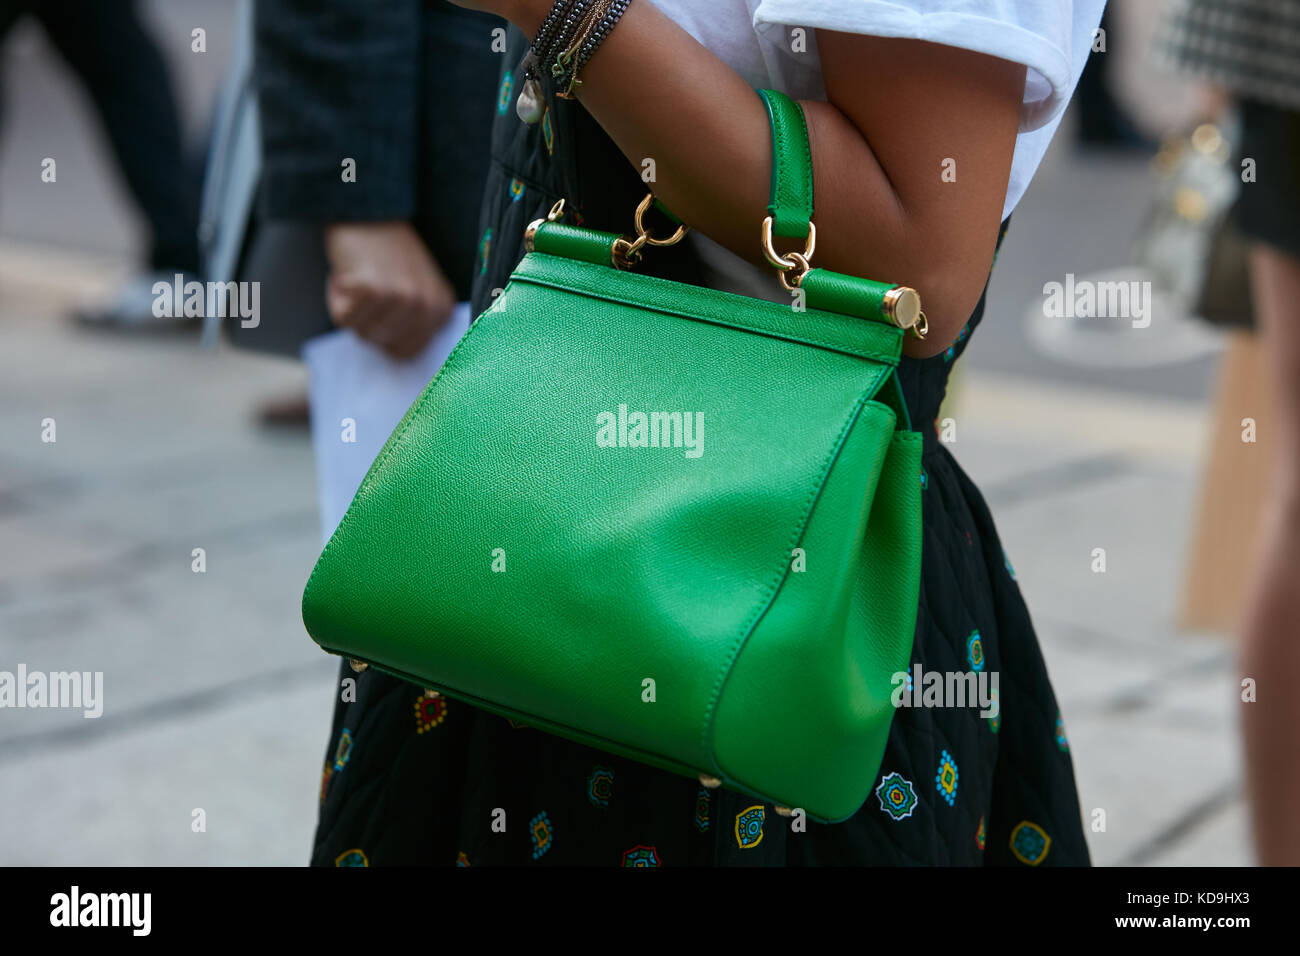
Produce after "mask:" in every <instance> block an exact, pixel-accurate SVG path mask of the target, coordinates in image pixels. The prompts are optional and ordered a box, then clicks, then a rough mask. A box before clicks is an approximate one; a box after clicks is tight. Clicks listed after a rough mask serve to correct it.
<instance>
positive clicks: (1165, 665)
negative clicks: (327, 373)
mask: <svg viewBox="0 0 1300 956" xmlns="http://www.w3.org/2000/svg"><path fill="white" fill-rule="evenodd" d="M150 8H151V10H152V11H153V15H154V16H155V17H156V18H157V22H158V24H159V29H160V30H161V31H163V32H164V33H165V34H166V35H168V36H170V37H171V38H172V40H173V41H175V42H176V43H180V42H181V40H184V39H187V38H188V33H189V27H190V25H194V24H198V23H207V24H209V34H210V37H211V38H212V40H211V43H212V44H213V46H212V50H213V52H212V53H210V54H209V59H206V60H195V61H186V60H184V59H183V58H184V57H187V56H189V54H188V53H185V52H179V51H177V50H175V49H174V50H173V52H172V53H171V54H170V56H171V57H172V58H173V60H174V61H176V62H178V63H189V68H187V69H185V70H184V71H182V72H181V74H180V75H181V78H182V82H183V84H184V89H183V95H184V98H185V100H186V102H187V104H189V105H190V106H191V107H192V109H191V111H190V114H187V115H189V116H190V119H191V122H192V123H194V125H195V126H196V127H197V126H199V125H201V116H202V114H203V110H204V104H205V102H206V97H207V96H208V95H210V92H211V89H212V88H213V86H214V84H215V81H216V77H217V75H218V74H219V63H220V59H219V57H220V56H221V53H220V50H221V43H222V40H221V36H222V33H221V30H220V28H219V24H220V23H221V22H223V19H222V18H223V17H228V12H227V11H228V7H227V5H225V4H217V3H211V2H204V0H184V2H178V3H174V4H166V5H164V4H159V3H155V4H152V5H151V7H150ZM211 24H218V26H212V25H211ZM20 40H21V43H20V45H19V48H18V50H17V52H16V53H13V52H12V51H11V52H10V55H9V57H8V59H7V61H6V63H5V65H4V74H3V75H4V78H5V82H6V85H7V86H8V87H9V88H10V91H11V94H12V95H11V97H10V103H9V106H10V110H9V115H8V119H9V125H8V126H6V127H5V129H4V131H3V134H0V199H2V200H3V201H2V202H0V669H8V670H12V669H13V668H14V667H15V666H16V664H17V662H20V661H21V662H24V663H26V664H27V665H28V667H29V668H32V669H37V670H64V669H71V668H76V669H79V670H103V671H104V672H105V684H106V686H105V698H106V701H105V714H104V716H103V717H102V718H99V719H98V720H88V719H84V718H82V717H81V716H80V714H79V713H75V712H68V711H59V710H0V795H2V796H0V800H2V805H3V807H4V809H5V810H6V812H5V813H4V814H0V864H15V863H41V864H55V863H62V864H107V865H113V864H143V863H164V864H165V863H176V864H182V865H186V864H194V865H199V864H237V863H257V864H299V863H302V862H305V860H306V858H307V852H308V848H309V845H310V840H311V833H312V828H313V826H314V819H315V812H316V797H317V786H318V782H319V776H320V768H321V763H322V759H323V756H324V748H325V744H326V739H325V738H326V734H327V732H328V726H329V717H330V710H331V702H332V694H333V692H334V691H333V688H334V682H333V675H334V662H333V659H331V658H327V657H326V656H325V655H323V654H321V653H320V652H319V651H318V650H317V649H316V648H315V646H314V645H313V644H312V643H311V641H310V640H309V639H308V638H307V636H306V634H305V633H304V632H303V629H302V625H301V620H300V618H299V612H298V599H299V596H300V594H301V589H302V585H303V583H304V581H305V580H306V576H307V573H308V572H309V570H310V567H311V563H312V561H313V560H314V558H315V556H316V553H317V550H318V531H317V524H316V506H315V501H316V498H315V484H314V477H313V471H312V463H311V455H310V448H309V446H308V443H307V441H306V438H305V436H303V435H298V434H285V433H268V432H265V431H261V430H259V429H258V428H257V427H256V426H255V425H254V424H252V412H253V409H254V408H255V406H256V404H257V403H258V401H259V400H261V399H263V398H265V397H268V396H279V395H282V394H285V393H288V392H292V391H293V390H294V389H296V388H300V387H301V386H302V384H303V374H302V370H301V368H299V367H298V366H297V365H296V364H294V363H290V362H283V361H279V360H272V359H266V358H260V357H256V356H250V355H247V354H242V353H238V352H234V351H231V350H228V349H224V350H221V351H219V352H217V353H208V352H202V351H200V350H199V349H198V348H197V347H196V345H195V343H194V341H193V339H192V338H189V337H185V336H169V337H162V338H147V339H139V338H127V337H122V338H116V337H112V336H104V335H93V334H86V333H81V332H78V331H75V330H74V329H73V328H72V327H71V326H70V325H69V324H68V323H67V322H65V321H63V319H62V316H63V314H64V313H65V312H66V310H67V309H68V308H70V307H71V306H73V305H74V304H76V303H78V302H81V301H84V300H86V299H87V298H89V297H93V296H94V295H96V294H98V293H102V291H103V290H105V289H107V288H109V287H111V285H112V283H113V281H114V280H115V279H116V278H118V277H120V276H121V275H122V274H124V273H125V272H126V271H127V270H128V269H129V267H130V262H131V256H132V255H133V253H134V252H135V251H136V250H137V249H138V248H139V233H138V229H137V228H136V227H135V226H134V225H133V220H132V214H131V212H130V210H129V206H127V205H126V204H125V202H124V200H123V197H122V195H121V191H120V186H119V185H118V184H117V183H116V180H115V177H114V176H113V175H112V174H111V173H105V171H104V170H105V169H106V168H108V167H107V164H106V163H105V159H104V155H103V147H102V143H99V142H98V141H97V140H96V139H95V137H94V134H93V127H92V125H91V124H89V123H88V122H87V119H86V116H85V110H84V104H82V103H81V102H80V101H79V100H78V96H77V94H76V93H75V91H74V90H73V89H72V88H71V87H70V86H69V85H68V83H67V81H66V78H64V77H62V75H61V73H60V71H59V70H58V68H57V67H53V66H51V65H50V63H49V60H48V51H44V50H43V49H42V47H41V43H40V40H39V38H35V39H33V38H28V39H22V38H20ZM22 44H26V45H22ZM48 143H54V144H55V145H54V146H53V147H50V148H57V149H59V150H61V151H62V152H61V153H60V155H66V156H67V157H69V159H70V160H72V161H71V162H67V163H65V162H64V161H63V160H61V161H60V185H59V187H58V190H57V191H46V192H42V191H41V190H39V189H35V188H32V187H31V185H30V183H28V179H29V178H30V169H29V165H28V164H29V160H30V158H31V155H35V154H36V153H39V154H40V155H48V153H49V149H47V148H46V145H47V144H48ZM65 170H67V173H65ZM80 173H84V175H80ZM1145 175H1146V174H1145V167H1144V165H1143V163H1142V161H1141V160H1139V159H1128V160H1114V159H1109V160H1100V159H1096V158H1087V157H1080V156H1077V155H1075V154H1074V153H1073V152H1071V151H1070V150H1069V149H1068V148H1067V144H1066V143H1065V142H1064V141H1062V143H1061V144H1060V145H1059V148H1057V149H1056V150H1054V152H1053V154H1052V156H1051V157H1049V160H1048V162H1047V164H1046V165H1045V166H1044V169H1043V171H1042V174H1041V175H1040V178H1039V179H1038V180H1037V181H1036V182H1035V184H1034V185H1033V187H1032V188H1031V190H1030V192H1029V194H1028V196H1027V197H1026V200H1025V201H1024V203H1023V204H1022V206H1021V209H1020V211H1019V212H1018V214H1017V216H1016V219H1015V222H1014V225H1013V228H1012V231H1011V234H1010V235H1009V237H1008V240H1007V245H1006V247H1005V249H1004V251H1003V253H1002V256H1001V258H1000V260H999V265H998V270H997V273H996V277H995V280H994V283H993V286H992V291H991V293H990V306H989V312H988V317H987V319H986V321H985V323H984V326H983V327H982V328H981V330H980V331H979V333H977V335H976V336H975V338H974V340H973V342H972V344H971V347H970V350H969V352H968V354H967V358H966V360H965V361H964V362H963V370H962V374H961V377H960V379H959V380H958V382H957V387H956V389H955V394H954V395H953V396H952V400H951V402H950V404H949V406H948V407H947V408H946V410H945V414H951V415H952V416H953V417H954V418H955V419H956V421H957V424H958V430H957V435H958V440H957V442H956V444H955V446H954V449H953V450H954V453H955V454H956V456H957V458H958V460H959V461H960V462H961V463H962V464H963V466H964V467H965V468H966V469H967V470H968V471H969V472H970V474H971V475H972V477H974V479H975V480H976V481H977V483H979V484H980V485H981V487H982V488H983V489H984V491H985V493H986V496H987V497H988V499H989V502H990V504H991V506H992V508H993V511H994V514H995V516H996V517H997V520H998V523H999V527H1000V530H1001V533H1002V535H1003V539H1004V544H1005V546H1006V551H1007V553H1008V555H1009V556H1010V558H1011V560H1012V562H1013V563H1014V565H1015V567H1016V571H1017V574H1018V577H1019V580H1020V583H1021V587H1022V589H1023V591H1024V593H1025V595H1026V598H1027V600H1028V603H1029V606H1030V609H1031V612H1032V613H1033V616H1034V621H1035V623H1036V626H1037V628H1038V631H1039V636H1040V638H1041V641H1042V644H1043V647H1044V651H1045V654H1046V658H1047V663H1048V667H1049V670H1050V673H1051V675H1052V678H1053V681H1054V684H1055V686H1056V689H1057V693H1058V696H1059V698H1060V701H1061V706H1062V710H1063V712H1064V715H1065V720H1066V722H1067V726H1068V730H1069V735H1070V746H1071V751H1072V754H1073V757H1074V760H1075V765H1076V769H1077V772H1078V779H1079V788H1080V795H1081V802H1082V804H1083V806H1084V808H1085V813H1086V815H1087V817H1088V819H1089V821H1092V820H1094V819H1097V820H1100V816H1099V815H1098V814H1096V812H1095V811H1098V810H1100V811H1104V818H1105V823H1104V826H1105V828H1104V830H1102V829H1097V830H1095V831H1094V832H1091V833H1090V834H1089V839H1090V843H1091V847H1092V851H1093V855H1094V859H1095V861H1096V862H1098V863H1100V864H1106V865H1115V864H1136V865H1187V864H1217V865H1239V864H1247V863H1249V862H1251V852H1250V848H1249V838H1248V828H1247V816H1246V810H1245V806H1244V802H1243V798H1242V793H1241V787H1240V777H1241V770H1240V766H1239V759H1240V758H1239V747H1238V743H1237V709H1236V708H1237V707H1238V706H1239V705H1238V704H1237V703H1236V696H1235V695H1236V682H1235V678H1234V674H1233V665H1232V648H1231V644H1230V642H1228V641H1226V640H1225V639H1224V638H1222V637H1221V636H1218V635H1211V634H1186V633H1180V632H1178V631H1177V629H1176V628H1175V625H1174V619H1175V614H1174V609H1175V607H1176V605H1177V602H1178V599H1179V589H1180V587H1181V583H1182V582H1181V577H1182V571H1183V563H1184V548H1185V545H1186V540H1187V535H1188V531H1187V525H1188V520H1189V517H1190V514H1191V510H1192V504H1193V498H1194V495H1195V493H1196V488H1197V481H1198V470H1199V467H1200V464H1201V457H1202V454H1203V445H1204V424H1203V419H1204V411H1205V397H1204V396H1205V395H1206V390H1207V384H1208V377H1209V375H1210V373H1211V372H1212V370H1213V367H1214V361H1213V359H1202V360H1200V361H1197V362H1192V363H1186V364H1184V365H1180V366H1175V367H1168V368H1164V369H1155V370H1145V371H1141V372H1138V371H1133V372H1116V371H1110V372H1104V373H1102V372H1097V371H1095V370H1084V369H1080V368H1076V367H1073V366H1070V365H1068V364H1065V363H1061V362H1057V361H1053V360H1048V359H1045V358H1044V357H1043V356H1041V355H1038V354H1036V353H1035V352H1034V351H1033V349H1032V348H1031V347H1030V346H1029V345H1028V344H1026V341H1025V337H1024V326H1023V319H1022V316H1023V314H1024V311H1025V308H1026V306H1027V305H1028V303H1030V302H1031V301H1033V299H1034V297H1035V296H1036V295H1038V294H1039V292H1040V290H1041V286H1042V283H1043V282H1044V281H1047V280H1048V279H1051V278H1059V277H1060V276H1061V275H1062V274H1063V273H1064V272H1067V271H1074V272H1076V273H1079V274H1082V273H1085V272H1087V271H1089V270H1091V269H1095V268H1105V267H1109V266H1112V265H1118V264H1122V263H1123V261H1124V256H1125V251H1126V248H1127V243H1128V241H1129V240H1130V239H1131V236H1132V232H1133V230H1134V228H1136V225H1137V222H1138V219H1139V217H1140V213H1141V204H1142V197H1143V194H1144V190H1145V188H1146V180H1145ZM65 187H66V188H65ZM1065 226H1068V227H1069V228H1064V227H1065ZM1081 236H1086V237H1087V242H1086V243H1081V242H1080V241H1079V237H1081ZM45 418H54V419H55V420H56V422H57V437H58V440H57V442H55V443H53V444H47V443H43V442H42V441H41V440H40V433H41V421H42V420H43V419H45ZM197 547H202V548H204V549H205V550H206V553H207V571H206V572H205V573H202V574H196V573H194V572H193V571H192V570H191V551H192V549H193V548H197ZM1098 547H1102V548H1105V549H1106V552H1107V564H1108V569H1107V571H1106V573H1105V574H1095V573H1093V571H1092V570H1091V569H1090V563H1091V555H1092V550H1093V549H1094V548H1098ZM195 809H202V810H203V811H204V812H205V814H206V819H207V829H206V832H202V833H195V832H193V831H192V829H191V819H192V814H193V811H194V810H195Z"/></svg>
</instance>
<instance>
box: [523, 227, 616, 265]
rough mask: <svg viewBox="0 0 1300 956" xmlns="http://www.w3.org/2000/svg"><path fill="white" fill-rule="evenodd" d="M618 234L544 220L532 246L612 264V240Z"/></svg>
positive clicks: (599, 263)
mask: <svg viewBox="0 0 1300 956" xmlns="http://www.w3.org/2000/svg"><path fill="white" fill-rule="evenodd" d="M618 238H619V237H618V235H617V234H616V233H612V232H597V231H596V230H595V229H582V228H580V227H578V226H570V225H568V224H566V223H562V222H546V223H542V225H540V226H538V227H537V233H536V235H535V236H534V239H533V248H534V249H536V250H537V251H538V252H555V253H557V254H560V255H563V256H567V257H569V258H571V259H581V260H582V261H583V262H594V263H596V264H597V265H603V266H607V265H612V259H611V255H612V254H613V249H614V242H615V241H616V240H617V239H618Z"/></svg>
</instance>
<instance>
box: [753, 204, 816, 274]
mask: <svg viewBox="0 0 1300 956" xmlns="http://www.w3.org/2000/svg"><path fill="white" fill-rule="evenodd" d="M816 249H817V227H816V226H815V225H813V221H812V220H811V219H809V220H808V238H807V239H805V240H804V244H803V252H787V253H785V254H784V255H783V254H781V253H779V252H777V251H776V246H774V245H773V244H772V217H771V216H768V217H767V218H766V219H764V220H763V255H765V256H767V261H768V262H770V263H771V264H772V265H773V266H775V267H776V268H778V269H780V270H781V272H780V275H779V277H778V278H780V280H781V285H782V286H783V287H784V288H785V291H786V292H793V291H794V290H795V289H797V288H798V287H799V283H800V282H802V281H803V277H804V276H806V275H807V274H808V273H809V272H811V271H812V257H813V252H814V251H815V250H816ZM792 269H793V270H797V271H795V273H794V275H789V274H788V273H789V272H790V271H791V270H792Z"/></svg>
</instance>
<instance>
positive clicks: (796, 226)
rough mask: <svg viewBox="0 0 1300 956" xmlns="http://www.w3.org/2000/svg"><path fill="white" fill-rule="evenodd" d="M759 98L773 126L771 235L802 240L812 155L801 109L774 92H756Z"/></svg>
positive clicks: (809, 196) (805, 230)
mask: <svg viewBox="0 0 1300 956" xmlns="http://www.w3.org/2000/svg"><path fill="white" fill-rule="evenodd" d="M758 95H759V97H760V98H761V99H762V100H763V105H764V106H766V107H767V118H768V120H769V121H770V122H771V124H772V192H771V202H769V203H768V206H767V214H768V215H769V216H771V217H772V232H773V234H775V235H778V236H784V237H786V238H788V239H803V238H804V237H806V236H807V235H808V223H809V222H811V221H812V217H813V170H812V152H811V151H810V150H809V148H808V124H807V122H806V121H805V120H804V115H803V107H801V106H800V105H799V104H798V103H796V102H795V101H794V100H792V99H790V97H788V96H786V95H785V94H784V93H781V92H779V91H777V90H759V91H758Z"/></svg>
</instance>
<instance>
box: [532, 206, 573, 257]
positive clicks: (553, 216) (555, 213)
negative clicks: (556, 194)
mask: <svg viewBox="0 0 1300 956" xmlns="http://www.w3.org/2000/svg"><path fill="white" fill-rule="evenodd" d="M563 215H564V200H563V199H560V200H559V201H558V202H557V203H556V204H555V205H554V206H552V207H551V211H550V212H548V213H547V214H546V218H545V219H534V220H533V221H532V222H530V223H529V224H528V228H527V229H525V230H524V251H525V252H532V251H533V240H534V239H536V238H537V227H538V226H540V225H541V224H542V223H544V222H558V221H559V220H560V218H561V217H562V216H563Z"/></svg>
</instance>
